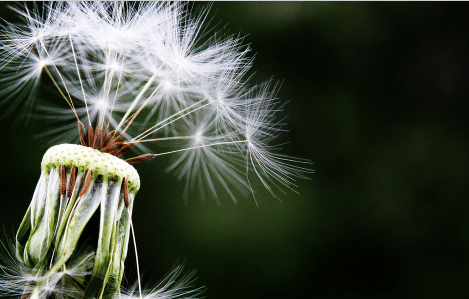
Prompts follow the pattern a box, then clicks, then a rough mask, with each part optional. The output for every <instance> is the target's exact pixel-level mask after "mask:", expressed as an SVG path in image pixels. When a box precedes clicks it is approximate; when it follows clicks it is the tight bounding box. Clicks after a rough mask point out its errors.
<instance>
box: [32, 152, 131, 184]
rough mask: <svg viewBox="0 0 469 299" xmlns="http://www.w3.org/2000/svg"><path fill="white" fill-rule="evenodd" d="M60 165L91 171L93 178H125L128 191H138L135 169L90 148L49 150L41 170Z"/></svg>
mask: <svg viewBox="0 0 469 299" xmlns="http://www.w3.org/2000/svg"><path fill="white" fill-rule="evenodd" d="M61 165H65V166H68V167H72V166H76V167H78V169H79V170H81V171H86V170H89V169H91V171H92V173H93V176H95V175H102V176H105V177H108V178H117V177H121V178H127V180H128V182H129V191H131V192H137V191H138V189H140V177H139V176H138V173H137V170H135V168H133V167H132V166H131V165H130V164H129V163H127V162H125V161H124V160H122V159H119V158H117V157H116V156H113V155H111V154H107V153H102V152H100V151H98V150H95V149H92V148H91V147H85V146H81V145H77V144H60V145H55V146H53V147H51V148H49V149H48V150H47V152H46V153H45V154H44V157H43V158H42V163H41V168H42V169H43V170H47V169H51V168H55V167H60V166H61Z"/></svg>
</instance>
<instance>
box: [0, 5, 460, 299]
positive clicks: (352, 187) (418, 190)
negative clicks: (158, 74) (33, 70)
mask: <svg viewBox="0 0 469 299" xmlns="http://www.w3.org/2000/svg"><path fill="white" fill-rule="evenodd" d="M194 5H195V6H196V7H200V6H203V5H205V4H204V3H196V4H194ZM0 15H1V17H3V18H4V19H7V20H9V21H12V20H14V18H13V16H12V13H11V12H10V11H8V10H7V9H6V5H4V4H1V6H0ZM209 16H210V17H213V21H212V22H213V24H219V25H218V26H219V28H221V27H223V26H224V25H226V27H225V29H224V30H226V31H230V32H233V33H237V32H240V35H241V36H245V42H246V43H249V44H251V47H252V48H253V54H254V53H255V54H256V59H255V62H254V67H253V70H255V73H254V74H253V82H257V83H260V82H262V81H265V80H268V79H270V78H272V76H273V78H274V79H277V80H280V81H282V87H281V89H280V91H279V93H278V96H279V98H280V99H281V100H282V101H284V102H286V101H289V104H288V105H287V106H286V108H285V115H289V117H288V123H289V127H288V129H289V132H288V133H287V134H285V136H284V137H283V138H284V140H289V141H290V143H289V144H287V145H285V146H284V153H286V154H289V155H293V156H297V157H302V158H307V159H310V160H311V161H312V162H313V163H314V165H312V168H313V169H314V170H315V172H316V173H315V174H313V175H311V180H309V181H298V186H299V187H298V191H299V194H295V193H293V192H287V193H286V194H284V195H281V196H280V198H281V200H282V201H281V202H280V201H278V200H277V199H275V198H271V197H268V196H265V197H262V198H260V199H259V206H256V204H255V202H254V199H253V198H240V199H239V202H238V203H237V204H234V203H233V202H232V201H231V200H230V199H229V198H222V199H221V203H222V204H221V205H220V206H219V205H217V204H216V203H215V201H214V200H211V199H209V198H208V199H206V200H203V199H200V198H199V195H198V194H194V196H193V198H190V200H189V201H188V203H185V202H184V200H183V199H182V187H183V183H181V182H178V181H177V179H176V178H175V177H173V176H171V175H168V174H166V173H165V171H164V168H165V166H167V163H166V161H164V160H163V159H160V160H157V161H152V162H148V163H146V164H141V165H137V169H138V171H139V173H140V176H141V180H142V188H141V190H140V192H139V194H138V196H137V201H136V204H135V210H134V219H135V220H134V223H135V226H136V235H137V242H138V247H139V257H140V262H141V268H143V269H145V272H144V280H145V281H147V282H150V281H153V282H156V281H158V280H159V279H160V278H161V277H163V275H164V274H165V273H166V272H167V271H168V270H169V269H170V268H171V267H172V266H173V265H174V264H175V263H176V262H177V261H185V264H186V268H187V269H188V270H189V269H198V275H199V280H198V285H205V286H206V287H207V291H206V293H205V295H206V296H207V297H208V298H224V299H230V298H246V299H247V298H269V299H272V298H469V284H468V282H469V201H468V199H469V192H468V191H469V188H468V185H469V184H468V183H469V178H468V174H467V173H468V168H469V155H468V153H469V134H468V120H467V119H468V112H469V109H468V108H469V104H468V103H469V88H468V86H469V85H468V83H469V26H468V24H469V22H468V21H467V6H466V5H464V4H460V3H421V2H419V3H403V2H397V3H369V2H366V3H348V2H347V3H344V2H340V3H329V2H319V3H311V2H215V3H213V4H212V8H211V11H210V14H209ZM0 107H2V110H3V109H5V106H0ZM14 120H15V118H14V116H11V117H8V118H3V119H1V120H0V127H1V129H2V132H3V133H2V134H3V137H2V138H3V142H2V143H3V146H2V147H1V148H2V160H1V163H0V165H1V168H0V190H1V195H0V196H1V198H0V202H1V206H0V219H1V224H2V225H3V228H4V230H5V232H6V234H7V235H11V234H12V232H14V231H15V230H16V229H17V227H18V225H19V223H20V221H21V219H22V217H23V215H24V213H25V211H26V209H27V207H28V204H29V201H30V199H31V196H32V194H33V191H34V188H35V185H36V183H37V180H38V178H39V174H40V162H41V158H42V155H43V154H44V152H45V151H46V150H47V148H48V146H49V145H48V144H46V142H45V140H43V139H40V138H36V137H35V136H36V135H38V134H40V133H41V132H44V130H47V129H48V128H50V127H48V126H47V124H46V123H45V122H44V121H43V120H39V119H37V120H31V121H30V122H29V123H28V124H22V123H20V124H17V125H15V126H14V124H13V123H14ZM284 140H282V141H284ZM132 256H133V254H132V251H131V250H130V251H129V260H128V270H131V271H130V273H135V272H132V270H135V267H134V266H132V264H133V261H132V259H133V257H132ZM132 275H133V276H132ZM130 278H131V279H133V278H135V274H130Z"/></svg>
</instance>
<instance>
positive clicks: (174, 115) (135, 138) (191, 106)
mask: <svg viewBox="0 0 469 299" xmlns="http://www.w3.org/2000/svg"><path fill="white" fill-rule="evenodd" d="M206 100H208V98H204V99H202V100H200V101H198V102H196V103H194V104H192V105H190V106H189V107H187V108H185V109H182V110H181V111H178V112H176V113H174V114H173V115H171V116H170V117H168V118H166V119H163V120H162V121H160V122H159V123H157V124H156V125H154V126H153V127H151V128H149V129H147V130H146V131H145V132H143V133H141V134H140V135H138V136H137V137H134V138H133V139H132V141H134V140H138V139H142V138H145V137H146V136H148V134H147V133H148V132H149V131H151V130H153V129H154V128H156V127H158V126H159V125H160V124H162V123H164V122H165V121H168V120H170V119H171V118H173V117H176V116H177V115H179V114H181V113H183V112H185V111H187V110H189V109H191V108H193V107H194V106H196V105H198V104H200V103H202V102H204V101H206ZM151 133H152V132H151ZM151 133H150V134H151ZM145 134H146V135H145ZM142 135H145V136H143V137H141V136H142Z"/></svg>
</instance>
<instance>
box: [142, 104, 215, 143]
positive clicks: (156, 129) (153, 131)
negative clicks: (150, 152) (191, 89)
mask: <svg viewBox="0 0 469 299" xmlns="http://www.w3.org/2000/svg"><path fill="white" fill-rule="evenodd" d="M216 101H218V100H216ZM216 101H213V102H210V103H207V104H205V105H202V106H200V107H199V108H196V109H194V110H192V111H190V112H187V113H184V114H183V115H181V116H179V117H178V118H176V119H173V120H172V121H170V122H168V123H166V124H164V125H162V126H161V127H159V128H155V127H156V126H157V125H155V126H153V127H152V128H151V129H153V128H155V129H154V130H152V131H150V132H149V133H147V134H145V135H144V136H142V137H140V138H139V140H140V139H143V138H145V137H147V136H148V135H150V134H152V133H155V132H157V131H159V130H161V129H163V128H164V127H166V126H167V125H170V124H172V123H173V122H175V121H177V120H178V119H181V118H183V117H184V116H186V115H189V114H191V113H194V112H196V111H197V110H200V109H202V108H204V107H207V106H208V105H211V104H213V103H215V102H216ZM147 131H148V130H147Z"/></svg>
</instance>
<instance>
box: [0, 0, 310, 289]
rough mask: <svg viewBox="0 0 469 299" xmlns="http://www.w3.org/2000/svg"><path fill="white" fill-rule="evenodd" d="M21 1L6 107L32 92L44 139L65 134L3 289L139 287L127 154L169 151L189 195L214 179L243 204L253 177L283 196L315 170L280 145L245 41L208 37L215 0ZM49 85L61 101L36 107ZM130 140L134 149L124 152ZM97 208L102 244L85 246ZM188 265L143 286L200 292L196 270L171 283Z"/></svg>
mask: <svg viewBox="0 0 469 299" xmlns="http://www.w3.org/2000/svg"><path fill="white" fill-rule="evenodd" d="M15 11H16V12H17V13H19V15H20V16H21V17H22V19H23V24H22V25H13V24H7V25H5V26H4V27H3V33H2V35H1V36H0V39H1V42H2V43H1V46H0V50H1V56H0V67H1V69H2V70H3V72H4V76H3V77H2V79H0V81H1V83H2V84H3V86H5V88H4V89H3V92H2V93H3V95H4V96H5V98H6V101H8V102H9V103H10V107H11V108H10V110H9V112H11V111H12V110H11V109H15V108H16V106H19V105H21V104H20V99H25V100H26V105H22V106H23V107H24V108H23V109H25V110H26V111H23V112H24V113H25V115H30V114H31V113H33V112H34V111H35V110H37V111H38V112H40V113H41V114H43V115H48V117H50V118H51V120H53V121H56V122H57V128H56V129H54V130H52V134H53V136H51V137H50V139H52V142H54V143H62V144H59V145H56V146H53V147H51V148H50V149H49V150H48V151H47V152H46V153H45V155H44V158H43V161H42V164H41V177H40V179H39V182H38V184H37V187H36V190H35V192H34V195H33V199H32V201H31V204H30V207H29V209H28V211H27V213H26V215H25V217H24V219H23V221H22V223H21V225H20V228H19V229H18V233H17V236H16V240H15V254H10V255H9V257H10V259H11V260H14V262H13V264H12V265H14V267H13V266H5V267H3V268H2V270H3V272H4V273H5V275H2V277H3V278H1V280H0V288H1V290H2V291H3V292H4V293H6V294H8V295H11V294H15V295H21V296H22V297H23V298H47V297H51V296H55V297H57V298H115V297H116V298H117V297H119V298H128V297H131V296H133V294H134V292H133V291H126V290H125V289H122V288H121V282H122V277H123V273H124V271H123V270H124V260H125V258H126V255H127V246H128V243H129V239H130V236H131V235H132V234H131V231H133V228H132V220H131V215H132V208H133V204H134V199H135V195H136V193H137V191H138V189H139V187H140V180H139V176H138V173H137V171H136V170H135V168H134V167H133V166H132V165H130V164H135V163H140V162H144V161H148V160H151V159H154V158H157V157H161V156H168V157H171V159H169V160H170V161H171V164H170V165H169V166H168V169H167V171H168V172H173V173H175V174H176V175H177V177H178V178H179V179H185V181H186V185H185V189H184V196H185V197H186V198H187V197H188V196H189V194H190V193H191V191H193V190H194V189H195V188H198V189H200V191H201V192H202V194H203V196H211V197H213V198H215V199H216V200H217V201H218V192H220V188H218V187H217V186H220V187H221V189H222V190H224V191H225V192H226V193H227V194H229V196H230V197H231V198H232V199H233V200H234V201H236V198H237V196H239V195H247V194H249V193H252V194H254V190H255V189H254V187H253V184H254V181H259V182H260V183H261V184H262V185H263V186H264V187H265V188H267V190H268V191H269V192H270V193H271V194H272V195H274V196H276V194H277V192H278V191H280V190H282V189H283V187H287V188H290V189H292V188H293V187H294V186H295V185H294V181H295V179H296V178H305V177H306V175H307V174H308V173H309V172H310V170H309V169H308V168H307V167H304V166H302V165H304V163H307V161H304V160H301V159H296V158H292V157H288V156H284V155H281V154H278V153H276V152H274V150H275V146H274V145H273V144H272V142H273V141H274V139H275V138H276V137H277V135H279V134H280V133H281V132H282V131H283V130H284V129H283V124H282V123H281V120H280V121H279V120H277V118H276V112H277V111H278V110H280V109H281V106H278V103H277V99H276V95H275V94H276V90H277V86H276V85H275V84H274V83H273V82H272V81H268V82H266V83H264V84H261V85H258V86H254V87H249V83H248V81H247V80H245V79H243V78H244V77H245V75H246V73H247V72H248V71H249V69H250V67H251V64H252V59H251V58H250V57H249V56H248V52H249V47H247V46H244V45H243V43H242V38H240V37H237V36H225V35H223V34H221V33H218V32H217V33H215V34H214V35H213V36H212V37H209V38H205V35H207V32H208V30H207V27H206V26H205V25H204V20H205V18H206V16H207V12H208V11H207V10H204V11H201V12H200V13H198V14H195V15H194V14H191V13H189V9H188V4H184V3H180V2H174V3H173V2H163V3H159V2H142V3H137V4H126V3H122V2H59V3H48V4H44V7H43V8H42V9H39V8H38V7H36V6H34V7H33V8H32V9H30V8H28V7H24V8H22V9H15ZM202 37H204V38H205V39H202ZM47 82H50V83H51V84H52V85H53V86H54V87H55V89H56V91H57V96H58V97H60V98H62V99H63V104H65V105H66V106H54V105H55V104H52V103H43V104H41V105H37V104H36V103H35V99H36V98H37V93H38V91H39V86H40V85H41V84H44V83H47ZM64 142H67V143H79V145H78V144H67V143H65V144H63V143H64ZM168 148H169V150H168ZM132 149H134V152H136V153H138V154H136V155H134V156H133V157H130V158H129V157H126V159H125V160H124V159H122V157H123V156H124V155H125V156H127V155H128V153H130V151H131V150H132ZM94 214H98V215H99V217H100V225H99V237H98V241H97V247H96V248H94V249H93V250H91V253H90V254H88V255H83V254H82V255H80V254H78V253H79V252H80V251H79V250H78V249H77V248H78V245H79V244H80V242H81V240H82V239H83V236H82V232H83V230H84V228H85V227H87V225H89V221H90V219H91V217H92V216H93V215H94ZM132 236H133V235H132ZM133 243H134V244H135V239H134V242H133ZM135 248H136V247H135ZM135 252H136V249H135ZM74 265H77V266H74ZM137 269H138V264H137ZM181 269H182V268H181V267H177V268H176V270H174V271H173V272H171V273H170V274H169V275H168V277H167V278H166V279H165V280H163V282H162V283H161V284H160V285H159V286H158V287H157V288H155V289H153V290H152V291H150V292H145V291H142V290H141V284H140V278H139V283H138V288H139V291H138V296H139V297H140V298H142V297H143V294H146V295H145V298H189V297H190V298H195V297H196V296H198V295H199V294H200V289H194V288H192V287H191V285H192V283H193V277H194V276H193V274H190V275H189V276H183V277H182V278H181V280H180V281H179V282H176V279H177V277H178V276H180V274H181ZM137 273H138V272H137Z"/></svg>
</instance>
